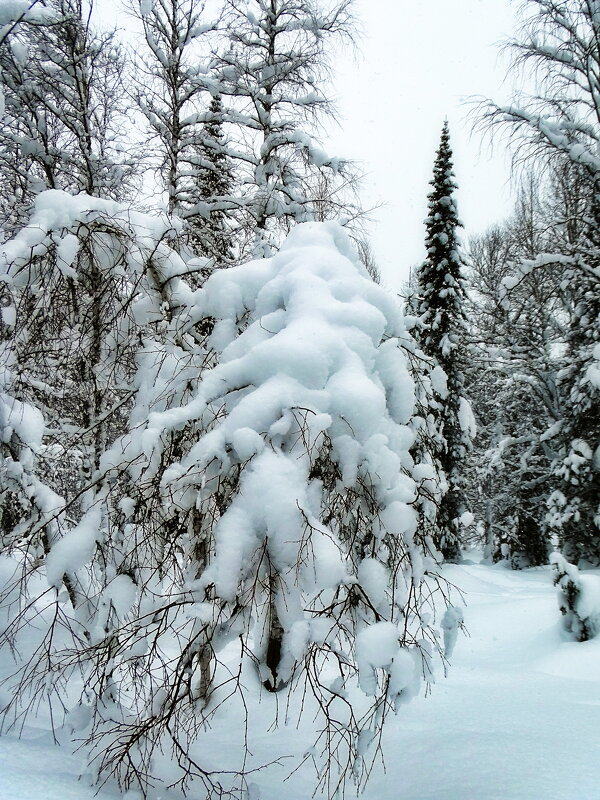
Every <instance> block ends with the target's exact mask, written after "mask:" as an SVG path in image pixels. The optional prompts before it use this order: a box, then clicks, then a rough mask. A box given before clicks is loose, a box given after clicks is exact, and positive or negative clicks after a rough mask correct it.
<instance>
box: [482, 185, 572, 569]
mask: <svg viewBox="0 0 600 800" xmlns="http://www.w3.org/2000/svg"><path fill="white" fill-rule="evenodd" d="M548 191H549V190H548V188H547V187H546V186H545V185H544V184H543V183H542V182H541V181H540V180H537V179H535V178H534V176H533V175H531V174H530V175H529V176H528V179H527V180H526V181H524V183H523V185H522V187H521V190H520V192H519V197H518V200H517V204H516V208H515V213H514V215H513V216H512V217H511V218H510V219H508V220H507V221H506V222H505V223H504V224H503V225H501V226H496V227H494V228H493V229H491V230H489V231H488V232H487V233H485V234H484V235H482V236H479V237H475V238H473V239H472V240H471V243H470V254H469V279H470V291H469V298H468V317H469V320H470V325H469V337H470V340H471V343H472V352H473V355H474V358H473V359H471V362H470V364H469V366H468V368H467V369H466V375H467V379H468V382H469V396H470V397H471V398H472V399H473V401H474V411H475V416H476V418H477V423H478V436H477V440H476V442H475V445H474V450H473V455H472V458H471V459H470V461H471V464H472V470H473V472H472V474H471V475H470V480H469V483H470V487H469V498H470V501H471V505H472V508H473V510H474V511H476V512H477V513H478V516H479V518H480V519H481V520H482V521H483V522H484V525H485V539H486V545H487V551H488V554H489V555H491V556H493V558H494V559H495V560H498V559H500V558H505V559H509V560H510V562H511V564H512V565H513V567H523V566H536V565H538V564H544V563H546V561H547V557H548V553H549V551H550V549H551V545H550V543H549V531H548V525H547V522H546V500H547V496H548V493H549V491H550V488H549V487H550V486H551V472H552V469H551V464H552V458H553V451H552V448H551V447H550V445H549V444H548V442H547V438H548V432H549V431H552V429H553V426H554V425H555V423H556V422H557V420H558V419H559V418H560V416H561V410H560V399H559V391H558V378H557V373H558V369H559V360H558V358H557V353H558V352H560V348H561V346H562V342H563V337H564V331H563V317H564V314H563V311H562V299H561V292H560V282H561V276H562V267H561V265H560V264H557V265H555V266H554V267H553V268H550V267H548V269H547V270H546V271H545V273H544V274H542V275H540V274H536V275H530V276H528V277H527V278H524V279H523V280H522V281H521V282H520V283H519V284H518V285H516V286H514V287H513V288H512V289H510V290H507V285H506V281H509V279H510V276H511V274H512V272H513V270H514V268H515V264H518V263H520V262H522V261H523V260H524V259H527V258H532V257H535V256H536V255H537V253H539V252H541V251H543V250H546V249H547V248H548V245H549V242H550V234H549V231H555V230H556V228H557V225H556V219H555V218H554V216H551V214H552V215H553V214H554V212H558V204H557V202H556V198H550V197H549V195H548ZM550 199H552V200H553V202H552V203H551V202H550ZM551 206H552V207H553V209H552V211H550V207H551ZM550 220H552V221H551V222H550Z"/></svg>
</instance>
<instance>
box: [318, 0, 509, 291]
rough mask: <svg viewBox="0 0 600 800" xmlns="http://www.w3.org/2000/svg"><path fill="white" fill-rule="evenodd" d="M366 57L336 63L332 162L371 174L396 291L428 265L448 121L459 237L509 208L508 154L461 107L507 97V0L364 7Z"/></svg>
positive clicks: (379, 231)
mask: <svg viewBox="0 0 600 800" xmlns="http://www.w3.org/2000/svg"><path fill="white" fill-rule="evenodd" d="M356 11H357V16H358V18H359V20H360V23H361V27H362V31H363V36H362V37H361V41H360V43H359V46H360V51H361V55H359V56H358V60H356V59H355V57H354V56H353V54H352V53H351V52H350V50H349V49H348V50H346V51H345V52H342V53H340V54H339V55H338V56H337V57H336V61H335V65H334V66H335V70H336V75H337V79H336V91H337V101H338V108H339V110H340V112H341V127H340V129H339V130H336V131H334V132H333V134H332V136H331V138H330V140H329V141H328V142H327V148H328V150H329V152H330V153H331V154H332V155H341V156H344V157H348V158H353V159H355V160H357V161H359V162H360V163H361V165H362V167H363V169H364V171H365V172H366V173H367V179H366V181H365V191H364V201H365V205H368V206H372V205H375V204H378V203H385V204H386V205H385V207H383V208H380V209H379V210H378V211H376V212H375V213H374V214H373V218H374V220H375V224H373V225H372V226H371V233H372V243H373V246H374V250H375V255H376V258H377V261H378V263H379V266H380V268H381V270H382V274H383V279H384V283H386V284H387V285H388V286H390V288H393V289H398V288H399V287H400V285H401V283H402V281H403V280H405V279H406V277H407V275H408V270H409V268H410V266H411V265H414V264H418V263H419V262H420V261H422V259H423V258H424V255H425V251H424V245H423V240H424V235H425V234H424V226H423V220H424V219H425V216H426V213H427V194H428V192H429V189H430V187H429V185H428V181H429V180H431V175H432V168H433V160H434V156H435V151H436V149H437V146H438V144H439V136H440V133H441V128H442V123H443V121H444V118H445V117H446V116H447V117H448V121H449V124H450V135H451V143H452V147H453V151H454V162H455V172H456V179H457V182H458V185H459V192H458V196H457V197H458V206H459V214H460V217H461V219H462V221H463V223H464V226H465V230H464V232H463V239H465V238H466V237H467V236H469V235H470V234H472V233H476V232H480V231H482V230H485V229H486V228H487V227H488V226H489V225H490V224H491V223H493V222H494V221H498V220H500V219H502V217H503V216H505V215H506V214H507V213H509V212H510V208H511V199H510V193H511V190H510V185H509V181H510V172H509V164H508V159H507V157H506V155H505V154H504V155H503V153H502V152H501V150H499V149H498V148H497V147H496V148H495V150H494V153H493V155H491V154H490V150H489V143H487V142H482V140H481V137H480V136H479V134H473V135H471V123H470V121H469V120H468V119H466V117H467V114H468V113H469V107H468V106H467V105H466V103H465V101H466V100H467V99H468V98H469V97H471V96H474V95H485V96H488V97H491V98H493V99H494V100H496V101H502V100H504V99H507V97H508V95H509V91H508V87H507V86H505V85H504V76H505V67H504V66H503V63H505V62H504V59H502V58H501V57H500V50H499V47H498V44H499V42H500V41H502V40H503V39H506V38H507V37H509V36H510V35H514V34H515V33H516V18H515V17H516V9H515V7H514V4H510V2H509V0H356Z"/></svg>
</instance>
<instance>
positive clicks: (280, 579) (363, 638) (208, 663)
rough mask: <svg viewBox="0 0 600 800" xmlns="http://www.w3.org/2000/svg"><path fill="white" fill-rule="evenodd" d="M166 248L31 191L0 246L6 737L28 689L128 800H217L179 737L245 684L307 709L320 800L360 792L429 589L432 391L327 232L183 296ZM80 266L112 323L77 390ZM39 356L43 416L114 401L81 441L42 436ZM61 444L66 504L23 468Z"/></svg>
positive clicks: (163, 222)
mask: <svg viewBox="0 0 600 800" xmlns="http://www.w3.org/2000/svg"><path fill="white" fill-rule="evenodd" d="M171 236H172V231H171V228H170V221H169V219H168V218H153V217H148V216H144V215H140V214H136V213H135V212H133V211H132V210H131V209H130V208H128V207H127V206H121V205H118V204H116V203H113V202H110V201H106V200H102V199H97V198H90V197H88V196H85V195H78V196H77V197H70V196H69V195H67V194H65V193H61V192H46V193H43V194H42V195H40V196H39V197H38V199H37V201H36V206H35V212H34V215H33V217H32V220H31V223H30V224H29V225H28V226H27V227H25V228H24V229H23V230H21V231H20V232H19V233H18V234H17V235H16V237H14V239H12V240H11V241H9V242H7V243H6V244H5V245H4V247H3V258H2V262H1V263H2V264H3V265H5V266H4V268H3V273H4V274H3V280H4V281H5V283H6V284H7V285H8V286H10V287H11V291H13V292H14V293H15V296H18V297H20V298H26V300H27V301H26V302H20V303H19V302H17V303H15V304H13V305H11V306H10V307H9V308H8V307H7V308H8V310H7V311H6V313H5V314H4V315H3V318H4V322H5V329H4V332H5V338H4V340H3V348H4V352H3V355H4V358H3V363H6V364H7V365H8V367H9V369H8V370H6V371H5V372H4V373H3V386H2V391H3V394H2V406H1V410H2V415H3V416H2V424H3V436H2V442H3V444H2V447H3V456H4V462H3V471H2V474H1V478H2V483H1V486H0V488H1V490H2V492H3V497H4V499H5V501H6V498H9V501H10V502H9V503H6V502H4V503H3V505H4V508H10V509H11V512H10V513H5V515H4V517H3V531H2V553H3V557H4V559H5V560H4V561H3V574H8V575H9V578H8V580H7V582H6V586H5V587H4V588H3V592H2V595H1V599H2V602H3V605H4V608H5V611H6V615H5V617H4V618H3V624H2V626H0V630H1V631H2V633H1V634H0V640H1V642H2V644H3V645H5V646H7V647H8V648H9V649H11V652H13V653H14V654H15V655H16V659H17V663H16V666H15V667H13V668H12V669H11V670H9V672H11V673H12V677H11V678H10V681H9V684H7V685H10V691H11V696H12V697H13V700H12V702H11V703H10V704H9V707H8V709H7V710H6V712H7V714H8V715H9V716H8V719H9V720H11V719H12V720H13V721H16V720H21V718H22V715H23V714H26V713H27V712H28V711H31V710H32V709H33V708H34V707H35V705H36V704H37V702H38V693H39V691H40V687H42V686H43V687H45V688H44V693H45V694H44V696H45V697H47V698H48V701H49V703H50V704H51V707H52V709H53V710H54V713H56V710H57V709H58V708H59V707H60V708H63V709H65V710H66V711H68V717H67V728H70V729H72V730H73V731H74V734H73V735H74V737H76V738H77V740H78V741H79V742H84V743H85V747H86V748H87V751H88V752H89V754H90V758H91V759H92V761H93V764H94V768H95V770H96V774H97V775H98V777H99V778H100V779H105V778H107V777H108V776H110V775H114V776H115V777H116V778H117V779H118V780H119V782H120V784H121V785H122V786H123V787H134V788H137V789H140V790H141V791H142V792H143V793H146V792H148V791H149V787H150V786H151V784H152V782H153V781H154V780H160V778H161V774H162V773H161V766H160V763H161V762H160V759H157V758H156V757H157V755H158V754H159V752H160V751H161V750H162V751H165V750H167V749H169V748H170V749H171V750H172V753H173V763H174V764H178V765H179V772H178V775H177V777H176V778H175V780H177V781H180V782H181V784H182V785H183V786H184V787H185V786H186V785H187V784H188V782H189V781H196V784H195V788H196V790H198V782H200V783H201V784H202V785H203V787H204V789H202V790H212V789H215V790H217V791H220V790H222V789H224V788H225V789H226V788H227V787H229V786H230V784H231V782H232V781H233V778H232V776H231V775H228V774H226V772H225V771H219V770H216V771H211V770H209V769H208V768H207V767H203V766H202V764H203V756H202V740H203V736H208V735H211V736H212V735H214V731H215V725H217V722H218V719H217V718H214V716H213V715H214V713H215V710H216V709H218V707H219V706H220V704H221V703H222V702H223V699H224V697H227V698H232V697H236V696H239V695H243V694H244V693H245V692H246V691H247V687H248V686H249V685H250V686H251V685H252V683H253V682H254V681H255V677H253V672H254V671H256V674H257V675H258V677H259V679H260V681H261V682H262V683H263V684H264V686H265V687H267V688H268V689H269V690H271V691H277V690H281V689H282V688H283V687H285V686H288V687H289V691H290V693H292V694H293V692H294V691H296V690H298V691H300V692H303V690H302V688H298V684H301V685H304V686H305V687H306V689H307V690H308V695H305V696H309V695H313V696H314V697H315V698H316V700H315V702H313V701H310V702H308V701H303V702H302V705H304V703H305V702H308V705H307V710H308V709H309V708H310V713H311V714H312V713H315V714H316V715H317V720H318V723H319V724H318V725H317V730H318V732H319V733H318V734H317V735H318V736H320V743H321V745H322V749H323V751H324V753H325V761H326V762H327V763H324V764H321V765H320V766H321V767H322V768H323V770H324V772H323V773H322V776H321V777H322V779H323V781H324V783H323V786H324V787H326V788H327V789H329V790H330V791H331V793H333V792H334V791H335V790H336V789H337V787H338V784H341V783H342V782H344V781H345V780H346V778H348V777H349V775H350V774H351V773H352V774H354V775H355V776H357V777H358V778H361V777H366V774H367V772H368V770H366V771H363V770H365V762H364V759H365V758H366V750H365V738H368V740H369V741H371V739H372V738H373V737H376V734H377V731H378V730H379V728H380V726H381V725H382V724H383V722H384V720H385V717H386V711H387V710H388V709H391V708H393V707H395V706H396V705H397V704H398V703H401V702H403V701H404V700H405V699H408V698H410V697H411V696H412V694H414V692H415V691H416V690H417V687H418V684H419V680H420V679H421V676H422V675H425V676H426V677H427V676H429V674H430V673H429V671H430V669H431V658H432V655H433V654H434V652H435V651H436V650H437V648H438V644H437V642H438V639H437V637H436V636H435V634H434V631H433V630H432V628H431V625H432V622H433V621H432V620H429V619H428V618H427V617H428V616H429V614H427V615H426V614H425V613H424V611H425V607H426V608H427V611H428V612H429V611H431V610H433V607H432V606H431V597H432V594H433V595H435V592H436V591H437V589H438V588H439V586H440V579H439V576H438V575H437V574H436V563H435V561H434V559H433V557H432V556H431V551H432V550H433V542H432V538H431V535H430V532H431V525H432V520H433V519H434V517H435V505H436V503H437V500H438V497H439V479H438V476H437V472H436V467H435V463H434V459H433V458H432V457H431V456H429V457H428V456H427V447H426V438H427V435H428V429H427V422H426V420H427V418H428V405H429V402H430V393H431V389H430V386H429V385H428V382H427V380H426V378H423V379H422V380H419V381H418V382H414V381H413V379H412V378H411V375H410V370H409V362H410V361H411V360H413V359H416V358H418V357H419V353H418V351H417V348H416V345H415V343H414V341H413V340H412V339H411V337H410V336H409V334H408V333H407V332H406V330H405V327H404V323H403V320H402V317H401V315H400V313H399V311H398V309H397V307H396V304H395V302H394V299H393V298H391V297H389V296H388V295H387V294H386V292H385V291H384V290H383V289H382V288H381V287H379V286H377V285H376V284H374V283H373V282H372V281H371V280H370V278H369V277H368V274H367V273H366V271H365V269H364V268H363V267H362V265H361V264H360V261H359V259H358V257H357V255H356V252H355V251H354V249H353V246H352V244H351V243H350V240H349V239H348V237H347V235H346V233H345V232H344V231H343V229H341V228H340V227H338V226H337V225H333V224H328V225H323V224H320V223H310V224H307V225H303V226H299V227H297V228H296V229H295V230H294V232H293V233H292V235H290V237H289V238H288V240H287V242H286V244H285V246H284V247H283V248H282V250H281V252H280V253H279V254H278V255H276V256H274V257H273V258H271V259H266V260H265V259H263V260H259V261H254V262H251V263H249V264H246V265H243V266H239V267H233V268H231V269H229V270H223V271H217V272H215V273H214V274H213V275H211V277H210V278H209V279H208V280H207V281H206V283H205V284H204V286H203V288H202V289H200V290H197V291H195V292H194V291H191V290H190V288H189V287H188V286H187V285H186V284H185V282H184V281H183V280H182V279H181V276H182V275H185V274H186V273H187V272H188V269H187V265H186V264H185V262H184V261H183V259H182V257H181V256H180V255H179V254H178V253H177V252H175V251H174V250H173V249H172V248H171V247H170V246H169V244H168V242H169V237H171ZM89 263H94V264H95V265H96V270H97V271H98V275H99V280H100V281H101V282H102V283H103V285H106V286H107V287H109V293H108V296H109V297H110V298H111V304H110V306H105V307H104V308H103V309H102V311H103V313H102V315H101V320H102V325H103V327H102V329H101V331H100V333H101V336H100V338H99V339H98V340H97V341H98V342H99V345H100V354H99V355H100V357H98V358H96V360H95V361H94V362H93V363H94V364H95V369H94V373H93V374H90V373H89V372H85V373H83V374H82V375H81V376H78V375H74V374H72V361H71V360H70V358H69V356H68V354H69V351H70V350H72V349H74V348H75V347H79V346H80V344H79V339H78V337H79V336H80V335H81V332H82V331H83V330H84V329H83V328H81V329H78V328H77V327H76V326H75V327H74V333H73V336H74V338H73V340H69V338H68V321H69V316H68V314H69V313H74V311H73V310H72V309H70V307H69V305H68V302H69V294H68V289H69V286H70V281H76V280H79V276H80V275H81V274H83V272H84V271H85V270H86V269H87V268H88V265H89ZM61 292H62V293H64V296H63V294H61ZM86 313H89V312H86ZM32 315H33V316H34V317H35V318H36V319H37V320H38V322H37V327H36V333H37V335H36V339H35V342H34V341H33V340H32V339H31V338H28V332H29V331H31V330H32V328H31V326H30V325H28V324H27V321H28V318H29V317H31V316H32ZM92 320H93V317H92ZM44 336H45V337H46V338H47V340H48V341H49V342H50V343H52V342H54V341H57V342H62V343H63V346H62V350H63V351H65V354H63V352H62V351H61V350H60V349H59V348H58V347H55V348H54V350H53V351H52V354H51V358H52V359H53V363H54V370H55V372H56V373H57V374H58V377H55V378H54V382H53V385H52V386H53V387H59V388H60V390H61V391H62V392H63V398H64V407H65V415H68V414H71V415H72V416H73V413H74V412H71V410H70V403H71V394H70V393H71V391H72V388H73V386H74V383H75V381H76V380H78V381H79V382H80V383H82V384H84V386H85V388H86V389H87V391H88V394H89V395H90V396H91V397H92V398H93V397H94V396H95V394H96V393H98V392H100V393H102V392H105V393H108V395H109V396H111V397H114V396H115V395H114V393H115V389H116V387H118V391H119V392H120V395H119V396H118V397H117V398H116V399H115V402H114V403H113V405H112V406H111V407H110V408H107V409H106V410H105V412H104V413H103V414H102V415H101V416H99V417H95V418H94V417H92V418H90V420H89V427H88V428H87V429H84V430H81V426H79V427H77V426H74V425H72V424H71V422H69V424H68V425H67V424H65V425H64V426H63V428H62V429H61V428H60V427H57V425H58V426H59V425H60V420H57V421H55V420H54V419H52V420H49V419H48V416H47V408H46V405H45V402H44V397H45V393H46V392H47V391H48V386H47V385H46V384H45V383H43V380H44V377H43V376H41V375H40V376H39V377H38V376H36V375H29V374H27V370H25V369H24V368H23V363H24V362H23V359H24V358H25V363H26V365H27V366H28V367H29V366H31V362H27V360H26V357H27V354H28V350H27V347H28V346H34V347H40V346H41V345H40V342H41V341H43V337H44ZM82 341H83V342H84V343H86V342H87V337H84V339H83V340H82ZM49 346H50V345H48V347H49ZM107 388H108V390H109V391H108V392H107ZM79 396H80V393H79V391H77V392H75V393H74V395H73V397H74V398H75V401H76V402H78V398H79ZM85 437H90V439H91V445H93V447H92V451H93V454H94V460H93V463H91V464H90V468H89V469H88V470H87V472H86V471H83V472H82V477H83V478H84V479H85V480H82V482H81V484H80V485H78V486H77V487H74V488H72V487H69V486H67V487H65V486H64V481H62V480H61V478H60V476H57V475H56V474H53V473H52V471H51V470H48V469H45V468H41V466H42V462H43V461H44V460H46V461H47V460H48V459H49V458H55V459H56V460H58V461H60V462H62V461H65V460H72V459H78V458H81V457H82V454H83V455H85V453H86V452H87V451H86V449H85V443H86V442H87V439H86V438H85ZM415 450H416V451H418V452H419V453H421V454H422V455H421V457H420V458H419V460H418V461H416V460H415V459H414V458H413V455H412V454H411V453H412V452H414V451H415ZM7 565H8V566H7ZM428 573H431V578H429V577H428ZM429 581H431V583H429ZM34 619H35V629H33V628H32V624H33V620H34ZM456 620H457V621H456V625H458V624H459V622H458V617H457V618H456ZM450 623H451V620H450V618H448V619H446V621H445V623H444V625H445V628H444V630H445V635H446V634H447V635H446V639H448V641H450V640H451V639H452V636H453V633H452V631H453V629H454V628H453V625H454V623H452V624H450ZM456 625H454V627H456ZM32 630H35V634H34V635H33V634H32ZM32 636H33V638H32ZM448 637H450V638H448ZM49 676H51V677H49ZM3 677H6V676H3ZM357 684H358V686H357ZM357 692H358V694H357ZM290 696H292V695H290ZM361 697H362V699H361ZM365 698H366V699H367V702H366V704H365ZM228 702H233V701H232V700H229V699H228ZM244 706H245V707H246V708H247V705H246V703H245V700H244ZM241 707H242V706H241ZM209 721H210V724H211V728H212V733H210V734H208V733H205V732H204V726H205V725H206V724H207V723H208V722H209ZM229 735H231V732H229ZM329 759H331V762H330V763H331V765H334V770H333V772H332V773H330V777H331V780H332V781H333V782H334V783H333V784H332V783H329V784H328V783H327V780H328V778H327V768H328V765H329ZM243 763H244V760H243V758H242V759H241V761H240V762H238V766H237V767H236V768H235V769H234V770H233V771H234V772H236V770H241V769H242V764H243ZM337 765H339V767H340V772H339V773H338V772H337ZM169 769H170V770H172V766H170V767H169ZM170 780H173V774H172V772H171V773H170Z"/></svg>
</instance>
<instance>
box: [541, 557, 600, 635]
mask: <svg viewBox="0 0 600 800" xmlns="http://www.w3.org/2000/svg"><path fill="white" fill-rule="evenodd" d="M551 563H552V565H553V567H554V570H555V572H556V576H555V578H554V584H555V586H558V605H559V608H560V613H561V614H562V615H563V625H564V627H565V629H566V630H567V631H568V632H569V633H572V634H573V636H574V637H575V639H576V640H577V641H578V642H585V641H587V640H588V639H591V638H592V637H594V636H596V634H597V633H598V632H599V631H600V577H599V576H597V575H581V573H580V572H579V570H578V569H577V567H576V566H575V565H574V564H569V563H568V561H567V560H566V559H565V558H564V557H563V556H561V555H560V553H553V554H552V556H551Z"/></svg>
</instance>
